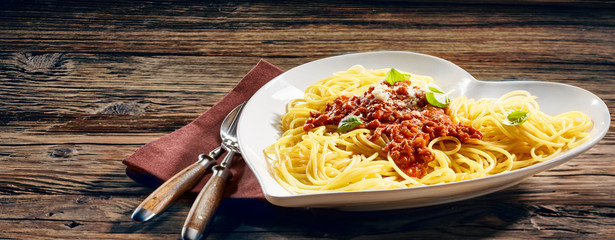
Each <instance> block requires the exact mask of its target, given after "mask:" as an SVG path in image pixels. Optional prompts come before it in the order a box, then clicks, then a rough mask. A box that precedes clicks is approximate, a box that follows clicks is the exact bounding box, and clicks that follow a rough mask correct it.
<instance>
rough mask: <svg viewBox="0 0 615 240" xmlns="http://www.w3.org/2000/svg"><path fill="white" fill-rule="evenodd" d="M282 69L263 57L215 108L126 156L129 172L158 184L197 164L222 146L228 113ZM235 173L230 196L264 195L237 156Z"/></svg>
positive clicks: (198, 187) (142, 180) (146, 182)
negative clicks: (201, 156)
mask: <svg viewBox="0 0 615 240" xmlns="http://www.w3.org/2000/svg"><path fill="white" fill-rule="evenodd" d="M282 72H283V71H282V70H281V69H280V68H278V67H276V66H274V65H272V64H271V63H269V62H267V61H265V60H262V59H261V60H260V61H259V62H258V63H257V64H256V66H254V67H253V68H252V70H250V71H249V72H248V74H246V75H245V76H244V77H243V78H242V79H241V81H239V83H237V85H236V86H235V87H234V88H233V90H231V91H230V92H229V93H228V94H227V95H226V96H224V98H222V100H220V101H219V102H218V103H216V105H214V106H213V107H212V108H210V109H209V110H207V111H206V112H205V113H203V114H202V115H201V116H199V117H198V118H196V119H195V120H194V121H192V122H191V123H190V124H188V125H186V126H184V127H182V128H180V129H178V130H176V131H174V132H172V133H170V134H168V135H166V136H164V137H162V138H160V139H157V140H155V141H153V142H150V143H148V144H145V145H144V146H142V147H141V148H139V149H138V150H137V151H136V152H135V153H133V154H132V155H130V156H129V157H127V158H126V159H124V161H123V163H124V164H125V165H126V166H127V168H126V175H128V176H129V177H130V178H132V179H133V180H135V181H136V182H138V183H141V184H143V185H146V186H150V187H157V186H158V185H160V184H162V183H163V182H164V181H166V180H167V179H169V178H171V177H172V176H173V175H175V174H176V173H177V172H179V171H181V170H182V169H184V168H185V167H187V166H188V165H190V164H192V163H194V162H195V161H196V160H197V158H198V156H199V154H201V153H209V151H211V150H213V149H214V148H216V147H218V146H220V142H221V140H220V125H221V124H222V120H223V119H224V117H226V114H228V113H229V112H230V111H231V110H232V109H233V108H235V107H236V106H237V105H239V104H241V103H242V102H243V101H247V100H248V99H250V97H252V95H253V94H254V93H255V92H256V91H257V90H258V89H259V88H260V87H261V86H263V85H264V84H265V83H267V82H269V80H271V79H273V78H274V77H276V76H278V75H280V74H281V73H282ZM236 158H240V157H238V156H236ZM221 159H222V158H220V159H219V160H218V162H220V161H221ZM231 172H232V174H233V175H232V178H231V180H230V182H229V183H228V184H227V188H226V192H225V195H226V196H227V197H228V196H230V197H235V198H263V193H262V191H261V189H260V185H259V183H258V181H257V180H256V177H255V176H254V174H253V173H252V171H250V168H249V167H247V166H246V164H245V162H244V161H243V160H239V159H234V160H233V166H232V167H231ZM210 176H211V173H208V174H206V175H205V177H204V178H203V180H202V181H201V182H200V183H199V184H197V185H196V186H195V187H194V188H193V189H192V190H191V191H192V192H198V191H200V190H201V188H202V187H203V186H204V185H205V183H206V182H207V180H208V179H209V177H210Z"/></svg>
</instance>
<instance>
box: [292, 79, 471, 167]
mask: <svg viewBox="0 0 615 240" xmlns="http://www.w3.org/2000/svg"><path fill="white" fill-rule="evenodd" d="M349 115H354V116H358V117H359V118H360V119H361V120H363V123H362V124H360V125H358V126H357V128H365V129H370V130H372V135H371V136H370V137H369V138H368V139H369V140H370V141H376V140H378V139H379V138H380V137H381V136H382V135H385V136H386V137H387V138H388V139H389V143H388V144H387V145H386V146H385V147H384V148H383V149H382V150H383V151H384V152H385V153H388V154H389V155H390V156H391V158H392V159H393V161H394V162H395V164H396V165H397V166H398V167H399V168H400V169H401V170H402V171H404V172H405V173H406V174H407V175H408V176H412V177H417V178H421V177H423V176H425V174H426V168H427V164H428V163H429V162H430V161H432V160H433V159H434V154H433V153H432V152H431V151H429V149H428V148H427V145H428V144H429V142H430V141H431V140H432V139H435V138H438V137H443V136H452V137H455V138H457V139H459V141H461V142H462V143H464V142H466V141H467V140H469V139H481V138H482V133H481V132H480V131H478V130H476V129H474V128H473V127H471V126H465V125H462V124H455V123H453V122H452V120H451V118H450V116H448V115H446V112H445V109H444V108H439V107H435V106H433V105H431V104H429V102H428V101H427V99H426V97H425V92H424V91H423V90H422V89H420V88H418V87H416V86H410V82H409V81H407V80H406V81H400V82H396V83H395V84H394V85H389V84H388V83H387V82H384V81H383V82H381V83H379V84H377V85H375V86H372V87H370V88H369V89H368V91H366V92H365V93H364V94H363V95H359V96H352V97H349V96H343V95H342V96H339V97H337V98H335V99H334V100H333V102H330V103H327V106H326V107H325V111H324V112H322V113H321V112H311V113H310V118H309V119H308V120H307V121H306V122H305V125H304V126H303V129H304V130H305V131H309V130H310V129H312V128H314V127H318V126H323V125H329V124H335V125H337V124H339V122H340V121H341V120H342V119H343V118H344V117H346V116H349Z"/></svg>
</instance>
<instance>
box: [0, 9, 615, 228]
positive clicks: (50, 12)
mask: <svg viewBox="0 0 615 240" xmlns="http://www.w3.org/2000/svg"><path fill="white" fill-rule="evenodd" d="M377 50H402V51H414V52H421V53H426V54H431V55H435V56H438V57H442V58H445V59H447V60H450V61H452V62H454V63H456V64H458V65H459V66H461V67H462V68H464V69H466V70H467V71H468V72H470V73H471V74H472V75H473V76H475V77H476V78H477V79H482V80H488V81H501V80H517V79H534V80H540V81H549V82H559V83H567V84H572V85H575V86H578V87H582V88H585V89H587V90H589V91H591V92H593V93H595V94H596V95H598V96H599V97H600V98H602V99H603V100H604V101H605V102H606V103H607V106H608V107H609V110H610V112H611V114H613V113H614V112H615V108H614V107H615V5H614V4H613V3H612V2H608V1H564V0H560V1H557V0H535V1H521V2H517V1H506V0H499V1H493V2H490V3H484V2H482V1H469V2H468V1H464V2H461V1H415V2H409V1H372V2H370V1H367V2H366V1H359V2H357V1H310V2H302V1H282V2H280V1H208V2H202V1H201V2H196V1H194V2H193V1H181V2H171V1H142V2H131V1H53V0H52V1H11V0H9V1H1V2H0V239H71V238H79V239H177V238H179V233H180V231H181V227H182V224H183V222H184V220H185V216H186V214H187V212H188V210H189V208H190V205H191V204H192V201H193V200H194V198H195V196H194V195H185V196H182V197H181V198H180V199H179V202H178V203H177V204H174V205H173V206H171V207H170V208H169V209H168V210H167V211H166V212H165V213H164V214H162V215H161V216H158V217H157V218H156V219H155V220H153V221H151V222H147V223H143V224H138V223H133V222H131V220H130V215H131V213H132V211H133V210H134V208H135V207H136V206H137V205H138V204H139V203H140V202H141V201H142V200H143V199H144V198H145V197H146V196H147V195H148V194H149V193H150V192H151V191H152V189H149V188H146V187H143V186H141V185H139V184H137V183H134V182H133V181H132V180H130V179H129V178H128V177H126V175H125V173H124V166H123V165H122V164H121V160H122V159H123V158H125V157H126V156H128V155H130V154H131V153H133V152H134V151H135V150H136V149H137V148H139V147H140V146H141V145H143V144H145V143H148V142H150V141H153V140H155V139H157V138H159V137H161V136H164V135H165V134H168V133H170V132H172V131H173V130H175V129H178V128H180V127H182V126H184V125H185V124H187V123H189V122H190V121H192V120H193V119H194V118H196V117H197V116H198V115H199V114H201V113H202V112H204V111H206V110H207V109H209V108H210V107H211V106H213V105H214V104H215V103H216V102H217V101H218V100H220V99H221V98H222V97H223V96H224V95H225V94H226V93H227V92H228V91H230V90H231V88H232V87H233V86H234V85H235V84H236V83H237V82H238V81H239V79H240V78H241V77H242V76H243V75H244V74H245V73H246V72H248V71H249V70H250V68H251V67H252V66H253V65H254V64H256V62H257V61H258V60H259V59H261V58H264V59H266V60H268V61H270V62H271V63H273V64H275V65H277V66H279V67H281V68H282V69H290V68H292V67H294V66H297V65H299V64H303V63H306V62H309V61H312V60H315V59H319V58H322V57H329V56H333V55H338V54H344V53H353V52H364V51H377ZM611 126H614V125H613V123H611ZM612 129H613V127H611V131H609V132H608V133H607V135H606V137H605V138H604V139H603V140H602V141H601V142H600V143H599V144H598V145H597V146H595V147H594V148H592V149H590V150H589V151H587V152H586V153H584V154H582V155H580V156H579V157H577V158H575V159H574V160H572V161H569V162H567V163H566V164H563V165H561V166H558V167H556V168H554V169H552V170H549V171H546V172H543V173H541V174H538V175H536V176H534V177H531V178H529V179H527V180H526V181H524V182H522V183H521V184H519V185H517V186H515V187H512V188H509V189H506V190H504V191H501V192H497V193H494V194H490V195H487V196H483V197H479V198H475V199H470V200H466V201H461V202H457V203H450V204H444V205H439V206H433V207H425V208H415V209H404V210H397V211H381V212H368V213H363V212H340V211H336V210H330V209H286V208H280V207H275V206H273V205H270V204H268V203H265V202H260V201H255V200H246V199H223V200H222V202H221V205H220V208H219V209H218V211H217V212H216V217H215V219H214V221H213V222H212V230H211V231H210V233H209V235H208V238H210V239H254V238H266V239H269V238H278V239H288V238H301V239H391V238H392V239H398V238H404V239H405V238H408V237H409V236H412V237H416V238H430V239H451V238H452V239H460V238H464V239H465V238H480V239H519V238H526V239H536V238H556V239H566V238H570V239H613V238H615V220H614V219H615V184H613V182H615V162H613V159H614V158H615V150H614V149H615V148H614V147H613V146H614V145H615V134H614V133H613V131H612Z"/></svg>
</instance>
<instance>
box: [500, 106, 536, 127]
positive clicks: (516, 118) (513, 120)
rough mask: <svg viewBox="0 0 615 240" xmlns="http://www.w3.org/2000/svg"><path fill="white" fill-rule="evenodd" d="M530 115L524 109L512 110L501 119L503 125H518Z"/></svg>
mask: <svg viewBox="0 0 615 240" xmlns="http://www.w3.org/2000/svg"><path fill="white" fill-rule="evenodd" d="M529 117H530V113H529V112H526V111H518V110H517V111H512V112H511V113H510V114H508V117H506V119H504V121H502V123H503V124H505V125H519V124H522V123H524V122H525V121H527V119H528V118H529Z"/></svg>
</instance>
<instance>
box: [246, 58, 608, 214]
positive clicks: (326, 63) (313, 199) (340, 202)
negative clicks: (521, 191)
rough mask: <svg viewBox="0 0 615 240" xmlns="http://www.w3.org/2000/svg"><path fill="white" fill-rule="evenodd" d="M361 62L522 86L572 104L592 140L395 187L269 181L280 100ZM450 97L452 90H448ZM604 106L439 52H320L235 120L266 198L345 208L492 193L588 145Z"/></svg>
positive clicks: (493, 93)
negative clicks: (529, 161)
mask: <svg viewBox="0 0 615 240" xmlns="http://www.w3.org/2000/svg"><path fill="white" fill-rule="evenodd" d="M357 64H360V65H363V66H364V67H365V68H367V69H381V68H391V67H394V68H397V69H401V70H404V71H407V72H411V73H416V74H422V75H428V76H432V77H433V78H434V82H435V83H436V84H438V85H439V86H441V87H442V88H445V89H453V88H455V89H456V91H455V93H456V94H457V96H459V95H465V96H468V97H473V98H483V97H489V98H496V97H499V96H501V95H503V94H505V93H507V92H509V91H512V90H527V91H529V92H530V93H532V94H534V95H537V96H538V99H537V101H538V103H539V104H540V107H541V110H542V111H544V112H545V113H548V114H553V115H555V114H559V113H563V112H567V111H572V110H578V111H582V112H584V113H586V114H588V115H589V116H590V117H591V119H592V120H593V123H594V126H593V128H592V130H591V133H590V134H591V140H589V141H587V142H585V143H584V144H583V145H581V146H579V147H577V148H574V149H572V150H570V151H567V152H563V153H562V154H560V155H558V156H557V157H555V158H553V159H551V160H549V161H546V162H543V163H540V164H536V165H533V166H530V167H527V168H523V169H520V170H516V171H512V172H508V173H503V174H499V175H494V176H489V177H484V178H479V179H474V180H468V181H461V182H454V183H447V184H440V185H432V186H421V187H413V188H406V189H395V190H377V191H355V192H337V193H316V194H294V193H291V192H289V191H287V190H286V189H284V188H283V187H282V186H281V185H280V184H278V183H277V182H276V180H275V179H274V178H273V176H272V174H271V173H270V172H269V170H268V163H267V161H266V159H265V157H264V153H263V149H265V148H266V147H267V146H269V145H270V144H273V143H274V142H275V141H276V140H277V139H278V137H279V136H280V135H281V130H280V127H279V123H280V117H281V115H282V114H283V113H284V112H285V106H286V104H287V103H288V102H289V101H290V100H292V99H296V98H302V97H303V91H304V90H305V89H306V88H307V87H308V86H309V85H311V84H313V83H314V82H316V81H318V80H321V79H323V78H325V77H329V76H330V75H331V74H332V73H334V72H337V71H342V70H346V69H348V68H350V67H351V66H353V65H357ZM453 97H455V96H453ZM609 124H610V115H609V110H608V108H607V106H606V104H605V103H604V102H603V101H602V100H601V99H600V98H598V97H597V96H596V95H594V94H592V93H590V92H588V91H586V90H584V89H581V88H578V87H574V86H570V85H565V84H559V83H550V82H539V81H503V82H484V81H478V80H476V79H475V78H474V77H472V75H470V74H469V73H467V72H466V71H465V70H463V69H461V68H460V67H459V66H457V65H455V64H453V63H451V62H449V61H446V60H443V59H441V58H437V57H433V56H429V55H424V54H418V53H412V52H390V51H387V52H368V53H357V54H348V55H341V56H335V57H330V58H325V59H321V60H317V61H313V62H309V63H306V64H303V65H301V66H298V67H295V68H293V69H291V70H289V71H287V72H285V73H283V74H282V75H280V76H278V77H276V78H275V79H273V80H272V81H271V82H269V83H268V84H266V85H265V86H263V87H262V88H261V89H260V90H259V91H258V92H257V93H256V94H255V95H254V96H253V97H252V98H251V99H250V100H249V101H248V103H247V105H246V107H245V108H244V110H243V113H242V115H241V118H240V119H239V125H238V137H239V143H240V147H241V150H242V155H243V158H244V159H245V161H246V162H247V164H248V166H249V167H250V168H251V169H252V171H253V172H254V173H255V175H256V177H257V178H258V181H259V183H260V184H261V188H262V190H263V193H264V195H265V197H266V198H267V200H268V201H270V202H271V203H273V204H275V205H279V206H285V207H326V208H340V209H348V210H379V209H396V208H409V207H420V206H427V205H435V204H442V203H447V202H453V201H459V200H464V199H468V198H472V197H477V196H481V195H485V194H488V193H492V192H495V191H498V190H501V189H504V188H507V187H510V186H512V185H515V184H517V183H519V182H520V181H522V180H523V179H525V178H527V177H530V176H532V175H534V174H536V173H539V172H541V171H544V170H547V169H549V168H552V167H555V166H557V165H560V164H562V163H564V162H566V161H568V160H570V159H572V158H573V157H575V156H577V155H579V154H580V153H582V152H584V151H586V150H588V149H589V148H591V147H592V146H594V145H595V144H596V143H598V141H600V139H602V138H603V137H604V135H605V134H606V133H607V131H608V128H609Z"/></svg>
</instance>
